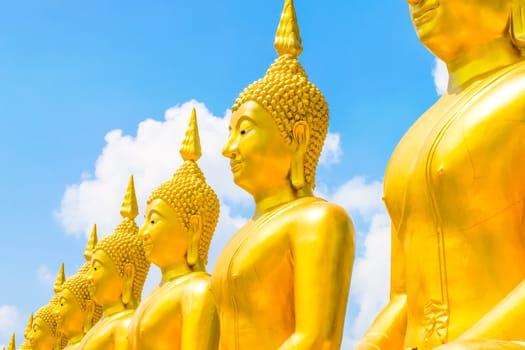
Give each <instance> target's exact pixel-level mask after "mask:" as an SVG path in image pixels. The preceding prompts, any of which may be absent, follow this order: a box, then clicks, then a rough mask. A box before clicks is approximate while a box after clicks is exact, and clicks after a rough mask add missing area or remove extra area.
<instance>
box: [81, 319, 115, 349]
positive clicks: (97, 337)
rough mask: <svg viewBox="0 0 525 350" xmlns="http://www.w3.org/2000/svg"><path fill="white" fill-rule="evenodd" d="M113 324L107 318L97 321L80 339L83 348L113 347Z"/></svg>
mask: <svg viewBox="0 0 525 350" xmlns="http://www.w3.org/2000/svg"><path fill="white" fill-rule="evenodd" d="M114 326H115V325H114V324H113V323H112V322H107V320H101V321H99V322H98V323H97V324H96V325H95V326H94V327H93V328H92V329H91V330H90V331H89V332H88V333H87V334H86V335H85V336H84V338H83V339H82V344H81V346H80V347H81V348H82V349H84V350H113V349H114V348H115V336H114V334H115V330H114V328H115V327H114Z"/></svg>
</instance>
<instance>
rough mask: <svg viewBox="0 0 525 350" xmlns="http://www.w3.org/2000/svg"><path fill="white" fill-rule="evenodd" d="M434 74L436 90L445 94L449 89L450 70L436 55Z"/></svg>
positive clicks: (440, 93) (439, 93)
mask: <svg viewBox="0 0 525 350" xmlns="http://www.w3.org/2000/svg"><path fill="white" fill-rule="evenodd" d="M432 76H433V77H434V85H436V92H437V94H438V95H443V94H444V93H445V91H447V86H448V70H447V65H446V64H445V62H443V61H442V60H440V59H439V58H437V57H436V61H435V64H434V69H432Z"/></svg>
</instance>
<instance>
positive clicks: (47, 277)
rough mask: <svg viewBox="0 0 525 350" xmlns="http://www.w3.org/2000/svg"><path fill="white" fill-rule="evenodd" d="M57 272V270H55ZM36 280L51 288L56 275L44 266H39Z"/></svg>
mask: <svg viewBox="0 0 525 350" xmlns="http://www.w3.org/2000/svg"><path fill="white" fill-rule="evenodd" d="M57 271H58V270H57ZM36 273H37V276H38V280H39V281H40V283H42V284H43V285H45V286H47V287H52V286H53V284H54V283H55V280H56V273H52V272H51V271H50V270H49V267H47V266H46V265H40V266H39V267H38V269H37V270H36Z"/></svg>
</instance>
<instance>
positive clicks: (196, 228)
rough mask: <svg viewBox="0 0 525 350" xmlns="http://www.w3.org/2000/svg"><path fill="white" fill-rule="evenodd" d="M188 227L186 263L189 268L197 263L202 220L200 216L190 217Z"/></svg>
mask: <svg viewBox="0 0 525 350" xmlns="http://www.w3.org/2000/svg"><path fill="white" fill-rule="evenodd" d="M189 224H190V227H189V232H188V236H189V242H188V252H187V253H186V261H187V262H188V265H189V266H195V265H196V264H197V262H198V261H199V245H200V240H201V232H202V220H201V216H200V215H192V216H190V222H189Z"/></svg>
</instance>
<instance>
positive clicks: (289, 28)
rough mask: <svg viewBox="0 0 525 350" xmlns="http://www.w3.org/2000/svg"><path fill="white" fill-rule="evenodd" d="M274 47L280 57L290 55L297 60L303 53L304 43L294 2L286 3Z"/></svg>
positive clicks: (287, 0) (288, 1)
mask: <svg viewBox="0 0 525 350" xmlns="http://www.w3.org/2000/svg"><path fill="white" fill-rule="evenodd" d="M273 45H274V46H275V49H276V50H277V53H278V54H279V56H282V55H286V54H289V55H292V56H293V57H296V58H297V57H299V55H300V54H301V52H303V43H302V41H301V34H300V33H299V26H298V25H297V16H296V15H295V8H294V6H293V0H285V2H284V8H283V12H282V14H281V20H280V21H279V26H278V27H277V32H276V33H275V42H274V44H273Z"/></svg>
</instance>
